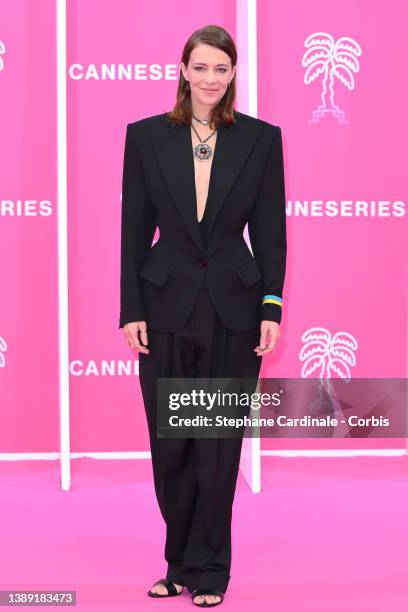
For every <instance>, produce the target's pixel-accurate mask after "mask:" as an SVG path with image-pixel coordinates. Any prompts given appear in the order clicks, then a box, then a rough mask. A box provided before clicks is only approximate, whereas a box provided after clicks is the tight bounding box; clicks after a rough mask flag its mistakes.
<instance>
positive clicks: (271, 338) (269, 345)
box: [254, 321, 280, 357]
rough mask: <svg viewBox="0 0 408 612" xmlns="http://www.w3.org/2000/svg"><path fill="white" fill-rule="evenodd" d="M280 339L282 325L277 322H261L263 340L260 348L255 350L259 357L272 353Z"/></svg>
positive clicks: (260, 342)
mask: <svg viewBox="0 0 408 612" xmlns="http://www.w3.org/2000/svg"><path fill="white" fill-rule="evenodd" d="M279 338H280V325H279V323H276V322H275V321H261V339H260V341H259V346H257V347H256V348H254V351H255V352H256V354H257V355H258V357H262V356H263V355H265V354H266V353H270V352H271V351H273V350H274V348H275V347H276V345H277V343H278V340H279Z"/></svg>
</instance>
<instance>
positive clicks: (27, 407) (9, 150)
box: [0, 0, 407, 452]
mask: <svg viewBox="0 0 408 612" xmlns="http://www.w3.org/2000/svg"><path fill="white" fill-rule="evenodd" d="M54 4H55V3H54V2H53V1H51V0H48V1H43V2H41V3H35V5H36V6H35V11H34V10H33V3H30V2H29V1H27V0H26V1H23V0H18V1H16V0H13V1H11V0H8V1H5V2H3V3H2V9H3V15H6V17H7V19H3V20H2V23H1V28H0V41H2V42H3V43H4V45H5V47H6V50H5V53H4V54H2V55H0V57H2V58H3V63H4V65H3V70H2V71H0V86H1V91H2V113H1V114H0V122H1V134H2V145H3V146H2V149H1V155H2V156H3V159H2V163H1V165H0V185H1V198H0V204H1V210H0V248H1V253H0V255H1V264H0V265H1V272H2V276H1V278H2V300H1V306H2V307H1V318H0V322H1V327H0V339H1V340H2V341H3V349H4V347H7V348H6V349H4V350H2V351H1V352H0V358H1V357H2V359H3V365H4V367H3V368H0V400H1V408H2V410H1V419H2V427H1V428H0V452H12V451H21V452H24V451H25V452H30V451H51V450H54V451H57V450H58V448H59V441H58V387H57V382H58V378H57V376H58V368H57V363H58V362H57V359H58V319H57V304H58V300H57V259H56V257H57V251H56V237H57V226H56V221H57V206H56V204H57V203H56V96H55V87H56V81H55V69H56V66H55V56H56V49H55V36H56V33H55V7H54ZM114 6H115V10H114V11H113V10H112V6H111V5H110V4H103V3H100V2H96V0H80V1H79V0H71V2H69V3H68V26H67V38H68V75H67V85H68V180H69V182H68V202H69V219H68V222H69V306H70V321H69V325H70V329H69V331H70V393H71V396H70V399H71V449H72V451H132V450H148V448H149V446H148V436H147V426H146V423H145V416H144V408H143V403H142V399H141V394H140V388H139V381H138V359H137V354H135V353H133V352H132V351H131V350H130V349H129V348H128V347H127V344H126V343H125V340H124V338H123V332H122V330H119V329H118V317H119V249H120V244H119V240H120V207H121V201H120V191H121V176H122V162H123V147H124V138H125V131H126V124H127V123H129V122H132V121H135V120H137V119H139V118H142V117H145V116H148V115H153V114H157V113H161V112H164V111H165V110H168V109H170V108H171V106H172V104H173V101H174V97H175V91H176V85H177V77H178V65H179V61H180V54H181V49H182V46H183V44H184V42H185V40H186V39H187V38H188V36H189V35H190V33H191V32H192V31H193V30H195V29H197V28H199V27H201V26H203V25H205V24H209V23H215V24H219V25H222V26H223V27H225V28H226V29H227V30H228V31H229V32H230V33H231V34H232V36H233V37H234V38H235V37H236V31H235V2H233V1H232V0H230V1H226V0H225V1H220V0H212V1H207V2H206V3H202V4H200V5H198V4H197V5H195V4H191V3H190V2H177V12H175V5H174V4H172V3H168V2H164V1H162V0H160V1H159V0H154V1H153V2H150V3H147V4H146V5H143V6H142V5H141V4H140V3H135V2H132V1H125V0H117V1H116V2H115V5H114ZM367 11H368V12H367ZM294 16H295V18H294ZM406 17H407V9H406V7H405V3H404V2H403V1H402V0H401V1H400V2H398V1H396V0H394V2H393V3H392V10H390V4H389V3H388V4H383V3H380V2H373V3H370V5H369V6H368V5H367V3H364V2H356V1H355V0H354V1H353V2H351V0H345V1H344V2H343V3H342V4H341V10H340V8H339V7H335V6H334V5H333V4H329V5H327V3H325V2H323V1H313V0H312V1H311V2H309V3H307V4H304V3H302V2H300V1H298V2H291V3H287V4H285V3H281V2H271V1H269V0H258V82H259V89H258V96H259V112H258V116H259V117H260V118H263V119H266V120H267V121H270V122H271V123H274V124H277V125H280V126H281V127H282V133H283V140H284V155H285V169H286V190H287V213H288V267H287V278H286V284H285V291H284V300H283V303H284V316H283V320H282V338H281V342H280V346H279V349H278V351H277V353H276V355H274V356H268V357H267V358H264V364H263V368H262V375H263V376H271V377H273V376H290V377H300V376H301V371H302V365H303V364H302V362H301V361H300V358H299V356H300V351H301V349H302V346H303V345H304V342H303V341H302V336H303V334H304V333H305V332H306V331H307V330H309V329H311V328H313V327H323V328H325V329H327V330H328V331H329V332H330V333H331V334H332V335H334V334H335V333H336V332H339V331H345V332H347V333H349V334H351V335H352V336H353V337H354V339H355V340H356V342H357V344H358V349H357V350H356V365H355V366H354V367H353V368H352V377H353V378H358V377H364V378H366V377H402V376H405V375H406V369H407V367H406V365H407V364H406V339H407V330H406V312H407V302H406V290H407V284H406V248H405V246H404V244H403V237H404V235H405V236H406V230H407V224H406V205H405V199H404V198H405V187H406V182H405V181H404V178H405V177H404V175H403V162H404V159H405V157H406V156H405V155H404V153H405V146H404V145H405V141H403V139H404V136H405V134H406V133H407V131H406V127H407V125H406V123H407V119H406V112H405V109H406V107H407V95H406V94H407V88H406V84H405V79H404V78H403V74H404V72H405V55H406V54H405V46H406V45H405V37H406V36H405V23H406ZM315 32H322V33H325V35H326V36H328V35H331V36H332V37H333V39H334V41H337V40H338V39H339V38H340V37H343V36H348V37H351V38H352V39H353V40H354V41H355V42H356V43H358V45H360V47H361V50H362V53H361V55H360V56H359V57H358V58H357V59H358V64H359V66H358V71H357V72H354V73H353V77H354V81H355V82H354V87H353V88H352V89H351V90H350V89H348V88H347V87H346V86H345V85H344V84H343V83H342V82H341V80H339V79H338V78H336V79H335V82H334V85H333V87H334V92H335V103H336V104H337V105H338V107H339V108H340V110H342V111H343V112H344V117H345V119H346V121H347V122H348V123H347V124H345V123H343V124H341V123H339V122H338V121H337V120H336V119H335V118H333V117H322V118H321V119H320V120H319V122H318V123H314V124H310V123H309V122H310V120H311V119H312V117H313V111H314V110H315V109H316V108H317V107H318V105H319V104H320V102H321V99H320V96H321V92H322V83H323V77H322V75H320V76H318V77H317V78H316V80H314V81H313V82H312V83H311V84H309V85H308V84H306V83H305V82H304V77H305V74H306V70H307V68H306V67H304V66H302V57H303V56H304V54H305V51H306V48H305V46H304V42H305V40H306V39H307V38H308V37H309V36H310V35H311V34H313V33H315ZM350 61H353V60H352V59H351V60H350ZM103 64H106V65H108V66H109V67H110V69H111V71H113V72H115V70H116V76H113V77H112V75H110V76H107V77H106V78H104V77H103V74H102V70H103ZM121 64H123V65H129V64H130V65H133V66H134V65H135V64H136V65H140V66H139V72H138V74H137V75H136V77H138V78H135V73H134V74H133V78H130V79H127V78H120V77H119V76H118V74H117V71H118V68H119V66H120V65H121ZM338 71H339V74H341V76H342V78H343V80H347V78H349V77H347V75H346V74H345V72H346V71H344V70H342V69H341V68H338ZM237 76H238V82H239V64H238V72H237ZM242 87H245V83H242ZM239 110H242V111H243V112H246V110H247V109H245V108H239ZM19 200H21V202H23V203H25V206H23V212H21V211H20V209H19V208H18V206H19V205H18V202H19ZM29 201H32V202H33V204H31V205H29V204H28V202H29ZM312 201H314V202H315V203H314V204H313V206H312V207H311V206H310V202H312ZM319 201H320V204H319V203H318V202H319ZM328 201H334V202H335V203H337V204H339V203H340V202H341V201H349V202H350V204H349V205H347V206H346V207H345V210H344V214H336V215H334V216H330V214H327V213H328V211H329V212H330V211H331V210H333V209H331V208H328V207H327V205H326V203H327V202H328ZM357 201H366V202H369V203H370V202H371V201H374V203H375V204H374V207H373V211H374V214H373V215H371V214H370V215H369V216H357V214H356V202H357ZM380 201H386V202H389V204H384V205H380V204H379V202H380ZM9 202H10V204H8V203H9ZM395 202H401V204H399V205H395V204H394V203H395ZM308 203H309V207H308ZM296 206H300V208H301V209H302V207H303V209H302V211H303V212H301V213H299V212H297V211H296ZM381 206H382V209H381ZM305 210H306V212H305ZM334 210H335V211H336V210H337V211H338V210H341V209H340V208H338V207H337V208H336V207H335V208H334ZM381 211H382V212H381ZM156 238H157V236H156ZM341 444H343V446H346V447H349V448H351V447H352V446H354V447H360V448H361V447H364V446H365V447H374V446H380V447H381V448H384V447H387V446H388V447H394V446H401V445H402V441H398V440H389V441H387V440H385V439H382V440H379V441H378V443H376V441H375V440H374V441H373V440H367V441H365V440H357V441H350V440H347V441H343V443H341V442H340V441H338V440H333V441H332V440H327V441H325V440H323V441H322V440H296V441H295V440H282V441H279V440H271V439H269V440H263V441H262V447H263V448H282V447H285V448H293V447H309V448H323V447H331V448H333V447H334V446H336V447H338V446H341Z"/></svg>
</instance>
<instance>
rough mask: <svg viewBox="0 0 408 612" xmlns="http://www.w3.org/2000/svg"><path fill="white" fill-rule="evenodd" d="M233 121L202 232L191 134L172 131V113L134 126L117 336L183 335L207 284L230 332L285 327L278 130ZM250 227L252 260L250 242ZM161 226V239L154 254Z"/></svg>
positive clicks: (223, 133)
mask: <svg viewBox="0 0 408 612" xmlns="http://www.w3.org/2000/svg"><path fill="white" fill-rule="evenodd" d="M235 117H236V123H234V124H231V125H229V126H223V127H220V128H219V129H218V133H217V140H216V144H215V149H214V157H213V161H212V167H211V177H210V183H209V192H208V199H207V204H206V209H205V212H204V221H203V222H202V223H203V224H204V225H203V227H202V232H200V224H199V222H198V219H197V204H196V189H195V179H194V157H193V150H192V139H191V128H190V126H189V125H182V126H174V125H171V124H170V122H169V121H168V119H167V114H166V113H163V114H161V115H155V116H153V117H147V118H145V119H142V120H139V121H135V122H134V123H129V124H128V125H127V131H126V141H125V152H124V164H123V183H122V224H121V275H120V320H119V327H120V328H121V327H123V326H124V325H125V324H126V323H129V322H132V321H141V320H144V321H146V322H147V330H149V329H155V330H157V331H163V332H173V331H176V330H177V329H179V328H181V327H182V325H183V324H184V323H185V322H186V320H187V318H188V316H189V315H190V313H191V311H192V308H193V304H194V300H195V297H196V295H197V292H198V290H199V287H200V284H201V282H206V283H207V287H208V290H209V293H210V297H211V298H212V300H213V303H214V305H215V308H216V310H217V312H218V315H219V317H220V318H221V321H222V323H223V325H224V326H225V327H226V328H227V329H228V330H234V331H244V330H247V329H251V328H254V327H256V326H258V325H259V324H260V322H261V320H263V319H266V320H270V321H276V322H278V323H280V321H281V315H282V290H283V284H284V276H285V266H286V210H285V185H284V167H283V153H282V135H281V129H280V127H278V126H274V125H272V124H270V123H268V122H266V121H263V120H260V119H256V118H253V117H250V116H249V115H246V114H244V113H240V112H236V111H235ZM210 144H211V143H210ZM203 163H205V162H203ZM247 222H248V232H249V238H250V241H251V248H252V252H253V255H252V253H251V251H250V249H249V248H248V246H247V244H246V242H245V239H244V237H243V231H244V228H245V225H246V223H247ZM157 226H158V227H159V230H160V238H159V240H158V241H157V242H156V243H155V244H154V245H153V246H152V241H153V236H154V233H155V230H156V227H157ZM203 277H205V278H203Z"/></svg>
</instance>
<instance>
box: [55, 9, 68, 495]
mask: <svg viewBox="0 0 408 612" xmlns="http://www.w3.org/2000/svg"><path fill="white" fill-rule="evenodd" d="M56 8H57V14H56V16H57V38H56V40H57V202H58V206H57V210H58V323H59V409H60V420H59V435H60V470H61V471H60V474H61V488H62V489H63V490H65V491H67V490H69V488H70V484H71V471H70V431H69V345H68V340H69V337H68V222H67V83H66V74H67V36H66V31H67V30H66V27H67V16H66V8H67V7H66V0H57V7H56Z"/></svg>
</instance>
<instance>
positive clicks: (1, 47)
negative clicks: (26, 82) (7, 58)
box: [0, 40, 6, 70]
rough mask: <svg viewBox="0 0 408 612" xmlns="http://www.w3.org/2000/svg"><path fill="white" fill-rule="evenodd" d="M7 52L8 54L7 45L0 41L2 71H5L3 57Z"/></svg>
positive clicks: (0, 68)
mask: <svg viewBox="0 0 408 612" xmlns="http://www.w3.org/2000/svg"><path fill="white" fill-rule="evenodd" d="M5 52H6V45H5V44H4V42H3V41H2V40H0V70H3V68H4V62H3V58H2V57H1V56H2V55H4V54H5Z"/></svg>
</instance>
